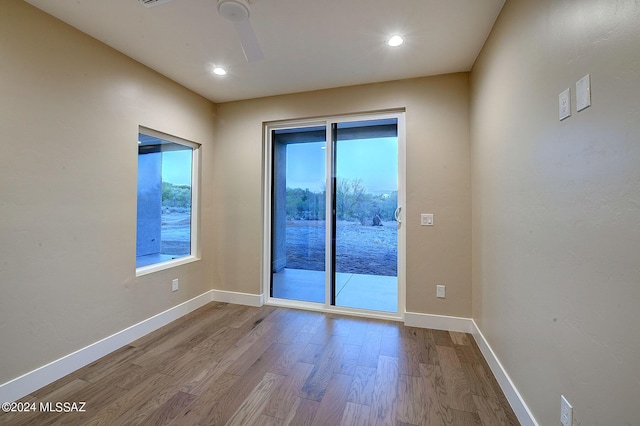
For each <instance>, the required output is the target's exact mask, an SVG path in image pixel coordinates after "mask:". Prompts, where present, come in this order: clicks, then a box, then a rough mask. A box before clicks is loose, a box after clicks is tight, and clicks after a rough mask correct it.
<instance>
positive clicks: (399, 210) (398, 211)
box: [393, 206, 402, 223]
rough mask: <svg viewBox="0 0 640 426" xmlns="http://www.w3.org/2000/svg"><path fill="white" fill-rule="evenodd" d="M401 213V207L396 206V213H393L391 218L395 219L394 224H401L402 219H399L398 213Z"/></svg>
mask: <svg viewBox="0 0 640 426" xmlns="http://www.w3.org/2000/svg"><path fill="white" fill-rule="evenodd" d="M401 211H402V206H398V208H397V209H396V211H395V212H394V213H393V217H394V218H395V219H396V222H398V223H402V218H401V217H400V212H401Z"/></svg>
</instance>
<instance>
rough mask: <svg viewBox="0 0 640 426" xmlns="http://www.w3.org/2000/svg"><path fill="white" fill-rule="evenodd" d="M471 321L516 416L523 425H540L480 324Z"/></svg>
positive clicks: (477, 340)
mask: <svg viewBox="0 0 640 426" xmlns="http://www.w3.org/2000/svg"><path fill="white" fill-rule="evenodd" d="M471 322H472V326H473V330H472V331H471V334H472V335H473V337H474V339H475V341H476V343H477V344H478V347H479V348H480V351H481V352H482V355H483V356H484V359H486V360H487V363H488V364H489V367H490V368H491V371H492V372H493V375H494V376H495V378H496V380H497V381H498V384H499V385H500V388H501V389H502V391H503V392H504V395H505V397H506V398H507V401H509V404H510V405H511V408H513V411H514V413H515V414H516V417H518V420H519V421H520V424H521V425H522V426H538V422H536V419H535V418H534V417H533V414H532V413H531V411H529V407H527V404H526V403H525V402H524V400H523V399H522V396H520V392H518V389H516V387H515V385H514V384H513V382H512V381H511V378H510V377H509V375H508V374H507V372H506V370H505V369H504V367H502V364H501V363H500V360H499V359H498V357H497V356H496V354H495V353H494V352H493V349H491V346H489V343H488V342H487V340H486V339H485V338H484V336H483V335H482V332H481V331H480V329H479V328H478V325H477V324H476V322H475V321H473V320H471Z"/></svg>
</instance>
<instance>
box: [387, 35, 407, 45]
mask: <svg viewBox="0 0 640 426" xmlns="http://www.w3.org/2000/svg"><path fill="white" fill-rule="evenodd" d="M402 43H404V39H403V38H402V37H401V36H399V35H394V36H391V38H389V40H387V44H388V45H389V46H391V47H396V46H400V45H401V44H402Z"/></svg>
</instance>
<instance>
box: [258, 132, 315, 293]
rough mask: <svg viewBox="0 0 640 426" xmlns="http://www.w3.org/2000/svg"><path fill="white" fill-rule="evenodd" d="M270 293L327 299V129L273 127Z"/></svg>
mask: <svg viewBox="0 0 640 426" xmlns="http://www.w3.org/2000/svg"><path fill="white" fill-rule="evenodd" d="M271 138H272V161H273V162H272V167H271V169H272V191H271V195H272V200H271V288H270V292H271V293H270V296H271V297H274V298H279V299H290V300H299V301H306V302H318V303H324V302H325V294H326V290H325V289H326V272H325V270H326V265H325V263H326V262H325V256H326V222H327V221H326V201H325V200H326V169H327V166H326V131H325V127H324V126H317V127H305V128H293V129H282V130H274V131H273V132H272V134H271Z"/></svg>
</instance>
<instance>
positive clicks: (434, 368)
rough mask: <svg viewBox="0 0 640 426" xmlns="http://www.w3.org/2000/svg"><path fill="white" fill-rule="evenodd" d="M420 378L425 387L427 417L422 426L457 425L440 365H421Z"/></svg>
mask: <svg viewBox="0 0 640 426" xmlns="http://www.w3.org/2000/svg"><path fill="white" fill-rule="evenodd" d="M420 377H421V379H422V384H423V386H424V387H425V390H424V394H425V399H426V403H425V405H424V411H425V416H424V419H423V421H422V422H420V424H427V425H455V423H454V422H453V413H452V410H451V408H450V404H449V396H448V394H447V387H446V384H445V380H444V377H443V372H442V370H441V368H440V366H439V365H432V364H420Z"/></svg>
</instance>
